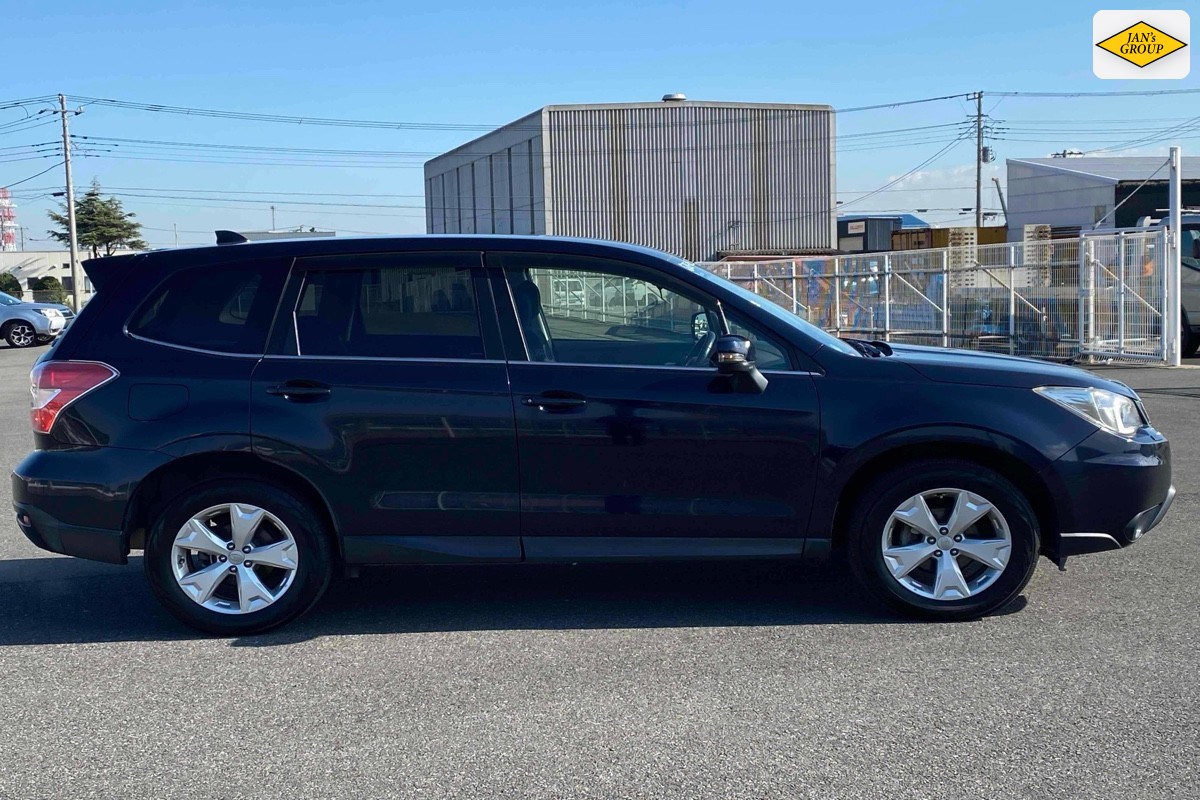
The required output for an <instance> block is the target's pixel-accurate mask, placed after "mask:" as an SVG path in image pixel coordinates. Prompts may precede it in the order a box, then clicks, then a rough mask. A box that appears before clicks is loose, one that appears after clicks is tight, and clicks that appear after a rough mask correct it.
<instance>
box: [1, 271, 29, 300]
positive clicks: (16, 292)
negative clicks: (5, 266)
mask: <svg viewBox="0 0 1200 800" xmlns="http://www.w3.org/2000/svg"><path fill="white" fill-rule="evenodd" d="M0 292H4V293H5V294H7V295H11V296H12V297H15V298H17V299H18V300H20V299H21V295H23V294H24V292H22V291H21V282H20V281H19V280H17V276H16V275H13V274H12V273H11V272H0Z"/></svg>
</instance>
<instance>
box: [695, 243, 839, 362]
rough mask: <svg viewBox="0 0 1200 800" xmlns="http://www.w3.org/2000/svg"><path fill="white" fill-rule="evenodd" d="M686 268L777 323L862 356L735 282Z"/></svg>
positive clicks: (837, 348)
mask: <svg viewBox="0 0 1200 800" xmlns="http://www.w3.org/2000/svg"><path fill="white" fill-rule="evenodd" d="M684 266H686V267H688V268H689V269H691V270H692V272H693V273H695V274H696V275H697V276H698V277H700V278H702V279H704V280H706V281H709V282H710V283H714V284H720V285H721V286H722V287H724V288H725V289H728V290H730V291H732V292H734V293H735V294H737V295H738V296H739V297H741V298H742V299H744V300H745V301H746V302H748V303H750V304H751V305H753V306H754V307H755V308H758V309H760V310H762V311H764V312H766V313H767V314H769V315H770V316H771V317H773V318H774V319H776V320H777V321H779V322H782V323H783V324H784V325H788V326H790V327H792V328H797V329H799V330H800V331H802V332H803V333H804V334H805V335H806V336H809V337H811V338H813V339H815V340H816V341H817V342H819V343H820V344H822V345H824V346H825V347H829V348H832V349H834V350H837V351H838V352H839V353H846V354H848V355H860V353H859V351H858V350H856V349H854V348H853V347H851V346H850V345H848V344H846V343H845V342H843V341H842V340H841V339H839V338H837V337H836V336H833V335H832V334H829V333H827V332H826V331H825V330H823V329H822V328H818V327H817V326H816V325H813V324H812V323H811V322H808V321H806V320H803V319H801V318H800V317H798V316H796V315H795V314H792V313H789V312H787V311H785V310H784V309H782V308H780V307H779V306H777V305H775V304H774V303H772V302H771V301H770V300H766V299H764V298H762V297H759V296H758V295H756V294H755V293H754V292H751V291H750V290H748V289H743V288H742V287H741V286H738V285H737V284H736V283H734V282H733V281H730V280H726V279H725V278H722V277H721V276H720V275H715V274H713V273H711V272H709V271H708V270H704V269H701V268H700V267H697V266H696V265H695V264H688V263H686V262H684Z"/></svg>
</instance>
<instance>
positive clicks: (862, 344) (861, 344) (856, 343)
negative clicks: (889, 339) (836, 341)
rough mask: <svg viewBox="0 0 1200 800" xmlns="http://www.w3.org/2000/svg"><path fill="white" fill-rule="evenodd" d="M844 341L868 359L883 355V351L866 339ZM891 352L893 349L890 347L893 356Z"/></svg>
mask: <svg viewBox="0 0 1200 800" xmlns="http://www.w3.org/2000/svg"><path fill="white" fill-rule="evenodd" d="M842 341H843V342H845V343H846V344H848V345H850V346H851V347H853V348H854V349H855V350H857V351H858V352H860V353H862V354H863V355H864V356H866V357H867V358H879V357H880V356H882V355H883V351H882V350H881V349H880V348H878V347H876V346H875V344H873V343H872V342H868V341H867V340H866V339H843V340H842ZM891 351H892V348H890V347H889V348H888V354H889V355H890V354H891Z"/></svg>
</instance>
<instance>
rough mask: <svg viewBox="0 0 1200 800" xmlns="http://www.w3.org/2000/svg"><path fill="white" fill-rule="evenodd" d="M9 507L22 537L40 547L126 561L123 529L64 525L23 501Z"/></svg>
mask: <svg viewBox="0 0 1200 800" xmlns="http://www.w3.org/2000/svg"><path fill="white" fill-rule="evenodd" d="M13 510H14V511H16V512H17V526H18V527H20V529H21V532H22V533H24V534H25V538H27V539H28V540H29V541H31V542H33V543H34V544H35V545H37V546H38V547H40V548H42V549H43V550H49V551H50V552H51V553H62V554H63V555H65V556H76V557H78V558H87V559H91V560H92V561H107V562H108V563H110V564H125V563H127V562H128V558H127V557H128V555H129V540H128V537H126V536H125V534H124V532H123V531H119V530H116V531H114V530H108V529H107V528H88V527H82V526H79V525H68V524H67V523H65V522H63V521H62V520H59V519H56V518H54V517H53V516H51V515H50V514H47V513H46V512H45V511H42V510H41V509H38V508H34V507H33V506H29V505H26V504H24V503H13Z"/></svg>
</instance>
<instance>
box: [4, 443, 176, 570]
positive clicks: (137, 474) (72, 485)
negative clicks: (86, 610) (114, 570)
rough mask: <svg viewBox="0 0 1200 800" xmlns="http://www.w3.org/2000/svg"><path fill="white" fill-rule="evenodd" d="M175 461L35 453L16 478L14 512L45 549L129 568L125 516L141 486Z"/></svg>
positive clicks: (91, 452)
mask: <svg viewBox="0 0 1200 800" xmlns="http://www.w3.org/2000/svg"><path fill="white" fill-rule="evenodd" d="M169 460H170V457H169V456H166V455H164V454H162V453H158V452H154V451H149V450H125V449H121V448H116V447H102V448H101V447H97V448H91V449H87V448H74V449H70V450H35V451H34V452H32V453H30V454H29V455H28V456H26V457H25V459H24V460H23V461H22V462H21V463H20V464H18V465H17V467H16V469H15V470H13V474H12V499H13V510H14V511H15V512H16V514H17V524H18V526H20V528H21V531H22V532H23V533H24V534H25V536H26V537H27V538H28V539H29V540H30V541H31V542H33V543H34V544H35V545H37V546H38V547H40V548H42V549H43V550H49V551H50V552H52V553H62V554H64V555H69V556H78V557H80V558H88V559H92V560H95V561H107V562H110V563H114V564H124V563H126V557H127V556H128V554H129V535H128V532H127V531H126V530H125V514H126V511H127V509H128V507H129V501H130V498H131V497H132V496H133V491H134V489H135V488H136V487H137V485H138V483H139V482H140V481H141V480H142V478H144V477H145V476H146V475H148V474H149V473H150V472H152V471H153V470H154V469H156V468H157V467H159V466H161V465H163V464H165V463H167V462H168V461H169Z"/></svg>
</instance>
